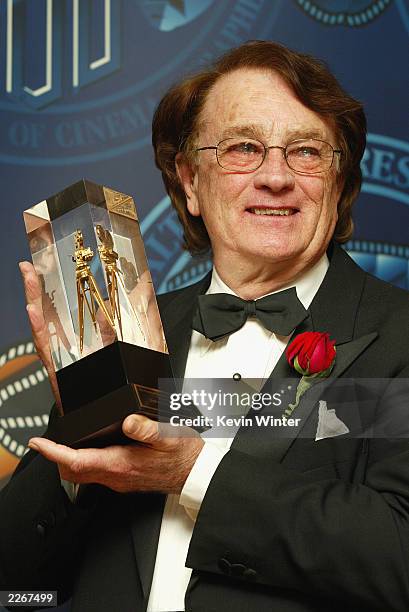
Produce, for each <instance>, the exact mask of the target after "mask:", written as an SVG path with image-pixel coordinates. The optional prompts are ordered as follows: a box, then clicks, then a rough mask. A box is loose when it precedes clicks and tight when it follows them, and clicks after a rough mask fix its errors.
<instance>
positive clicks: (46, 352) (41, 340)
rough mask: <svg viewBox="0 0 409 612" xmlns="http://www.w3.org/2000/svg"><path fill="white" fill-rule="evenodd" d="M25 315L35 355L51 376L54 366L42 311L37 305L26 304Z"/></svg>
mask: <svg viewBox="0 0 409 612" xmlns="http://www.w3.org/2000/svg"><path fill="white" fill-rule="evenodd" d="M27 314H28V319H29V321H30V325H31V330H32V332H33V339H34V344H35V346H36V349H37V353H38V355H39V357H40V359H41V361H42V362H43V364H44V365H45V367H46V369H47V372H48V375H49V376H51V374H52V373H54V365H53V362H52V359H51V349H50V342H49V333H48V327H47V325H46V323H45V320H44V317H43V313H42V310H40V309H39V307H38V306H37V305H34V304H27Z"/></svg>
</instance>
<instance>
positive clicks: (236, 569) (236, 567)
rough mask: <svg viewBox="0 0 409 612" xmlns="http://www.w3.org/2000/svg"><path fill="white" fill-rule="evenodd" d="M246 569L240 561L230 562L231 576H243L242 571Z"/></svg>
mask: <svg viewBox="0 0 409 612" xmlns="http://www.w3.org/2000/svg"><path fill="white" fill-rule="evenodd" d="M246 570H247V568H246V566H245V565H242V564H241V563H232V566H231V573H232V575H233V576H244V572H245V571H246Z"/></svg>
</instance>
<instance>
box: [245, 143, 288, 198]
mask: <svg viewBox="0 0 409 612" xmlns="http://www.w3.org/2000/svg"><path fill="white" fill-rule="evenodd" d="M254 186H255V187H256V188H257V189H261V188H263V187H268V188H269V189H271V191H281V190H283V189H291V188H292V187H293V186H294V174H293V172H291V170H290V168H289V167H288V165H287V162H286V160H285V157H284V150H283V149H281V148H280V147H272V148H270V149H268V150H267V154H266V157H265V158H264V161H263V163H262V164H261V166H260V168H258V169H257V170H256V171H255V172H254Z"/></svg>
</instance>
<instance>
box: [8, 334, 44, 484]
mask: <svg viewBox="0 0 409 612" xmlns="http://www.w3.org/2000/svg"><path fill="white" fill-rule="evenodd" d="M52 403H53V400H52V394H51V390H50V385H49V384H48V379H47V373H46V371H45V369H44V367H43V365H42V363H41V362H40V360H39V359H38V357H37V354H36V351H35V348H34V344H33V342H32V340H30V339H28V340H25V341H24V340H23V341H21V342H19V343H17V344H13V345H11V346H9V347H7V348H6V349H5V350H3V351H2V353H1V354H0V486H1V485H2V484H3V483H4V482H5V481H6V480H7V478H8V477H9V476H10V475H11V473H12V472H13V470H14V468H15V467H16V465H17V463H18V461H19V460H20V459H21V457H22V456H23V455H24V453H25V452H26V447H27V442H28V440H29V439H30V438H31V437H33V436H38V435H41V434H42V433H43V432H44V431H45V429H46V427H47V423H48V412H49V409H50V408H51V406H52Z"/></svg>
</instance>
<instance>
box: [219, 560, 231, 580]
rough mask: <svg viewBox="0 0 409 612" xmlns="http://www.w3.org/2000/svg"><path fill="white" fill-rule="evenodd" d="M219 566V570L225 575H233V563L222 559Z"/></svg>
mask: <svg viewBox="0 0 409 612" xmlns="http://www.w3.org/2000/svg"><path fill="white" fill-rule="evenodd" d="M218 566H219V569H221V571H222V572H223V574H227V575H228V576H229V575H230V573H231V563H230V561H228V560H227V559H224V558H223V557H222V558H221V559H219V561H218Z"/></svg>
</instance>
